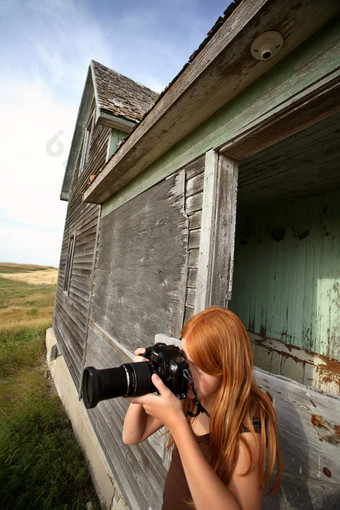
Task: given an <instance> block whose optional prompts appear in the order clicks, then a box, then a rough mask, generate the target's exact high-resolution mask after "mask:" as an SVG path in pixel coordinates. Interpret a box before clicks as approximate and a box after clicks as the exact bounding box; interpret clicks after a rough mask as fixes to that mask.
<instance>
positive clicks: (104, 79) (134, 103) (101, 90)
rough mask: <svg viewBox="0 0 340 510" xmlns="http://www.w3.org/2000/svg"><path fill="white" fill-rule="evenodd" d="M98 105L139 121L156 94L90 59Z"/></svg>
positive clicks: (125, 117)
mask: <svg viewBox="0 0 340 510" xmlns="http://www.w3.org/2000/svg"><path fill="white" fill-rule="evenodd" d="M91 67H92V70H93V75H94V80H95V87H96V91H97V101H98V106H99V107H100V108H101V109H104V110H108V111H109V112H112V113H114V114H115V115H117V116H118V117H123V118H124V119H127V120H131V121H133V122H139V121H140V120H141V119H142V117H143V116H144V115H145V113H146V112H147V111H148V110H149V109H150V107H151V106H152V105H153V103H154V102H155V101H156V99H157V97H158V94H157V93H156V92H154V91H153V90H150V89H148V88H147V87H144V86H143V85H140V84H139V83H136V82H134V81H133V80H131V79H130V78H127V77H126V76H123V75H122V74H119V73H116V72H115V71H113V70H112V69H109V68H108V67H105V66H103V65H102V64H100V63H99V62H95V61H94V60H92V61H91Z"/></svg>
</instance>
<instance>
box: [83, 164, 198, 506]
mask: <svg viewBox="0 0 340 510" xmlns="http://www.w3.org/2000/svg"><path fill="white" fill-rule="evenodd" d="M204 161H205V159H204V157H202V158H200V159H199V160H196V161H194V162H193V163H191V164H190V165H188V166H187V167H185V168H182V169H180V170H179V171H176V172H174V173H173V174H172V175H171V176H170V177H169V178H167V179H165V180H163V181H161V182H160V183H158V184H157V185H156V186H153V187H151V188H150V189H148V190H146V191H143V192H142V193H140V194H137V195H136V196H135V197H134V198H133V199H131V200H129V201H127V202H126V203H125V204H123V205H122V206H120V207H118V208H115V209H114V210H112V211H111V212H109V213H108V214H106V215H104V216H103V217H102V219H101V225H100V238H99V244H98V258H97V261H96V269H95V277H94V285H93V291H94V292H93V303H92V309H91V319H90V322H89V330H88V338H87V346H86V360H85V365H86V366H90V365H92V366H95V367H96V368H107V367H114V366H119V365H121V364H122V363H126V362H129V361H131V357H132V356H133V352H134V350H135V349H136V348H137V347H140V346H141V345H152V344H153V343H154V341H155V335H156V334H158V333H162V334H166V335H168V336H171V337H179V336H180V331H181V328H182V325H183V323H184V321H185V320H187V318H188V316H190V315H192V314H193V312H194V303H195V292H196V278H197V262H198V250H199V238H200V226H201V209H202V193H203V173H204ZM126 409H127V402H126V401H125V400H124V399H123V398H117V399H113V400H109V401H106V402H101V403H99V405H98V406H97V407H96V408H95V409H92V410H89V416H90V419H91V422H92V424H93V426H94V429H95V431H96V433H97V435H98V438H99V441H100V442H101V444H102V447H103V450H104V452H105V453H106V455H107V460H108V462H109V464H110V466H111V469H112V471H113V473H114V475H115V478H116V481H117V483H118V485H119V487H120V490H121V491H122V494H123V495H124V498H125V499H126V502H127V504H128V505H129V506H130V508H134V509H137V508H138V509H141V510H144V509H145V510H148V509H149V508H150V507H151V508H152V509H153V510H157V509H159V508H160V506H161V501H162V492H163V483H164V478H165V475H166V468H165V467H164V463H165V462H164V458H163V455H162V453H161V452H160V449H158V448H157V446H156V448H155V447H154V446H155V445H154V444H153V443H152V444H151V443H150V442H149V441H145V442H144V443H143V444H141V445H137V446H132V447H130V446H125V445H123V443H122V439H121V434H122V428H123V421H124V416H125V413H126ZM153 441H154V440H153ZM151 442H152V440H151ZM162 443H163V441H162Z"/></svg>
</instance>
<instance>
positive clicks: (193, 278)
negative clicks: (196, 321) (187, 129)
mask: <svg viewBox="0 0 340 510" xmlns="http://www.w3.org/2000/svg"><path fill="white" fill-rule="evenodd" d="M204 170H205V158H204V157H201V158H199V159H198V160H196V161H194V162H192V163H191V164H189V165H187V166H186V168H185V174H186V194H185V204H186V206H185V210H186V214H187V215H188V222H189V246H188V279H187V291H186V299H185V315H184V321H183V324H185V323H186V322H187V320H188V319H190V317H192V316H193V315H194V313H195V300H196V289H197V270H198V261H199V247H200V239H201V226H202V202H203V185H204Z"/></svg>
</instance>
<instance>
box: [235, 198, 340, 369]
mask: <svg viewBox="0 0 340 510" xmlns="http://www.w3.org/2000/svg"><path fill="white" fill-rule="evenodd" d="M339 201H340V191H339V190H337V191H333V192H330V193H325V194H322V195H316V196H314V197H309V198H304V199H299V200H295V201H293V202H281V203H280V202H279V203H278V204H275V205H269V206H266V207H257V208H253V209H246V210H244V211H242V210H241V211H239V213H238V217H237V228H236V232H237V234H236V250H235V273H234V285H233V296H232V301H231V303H230V307H231V309H232V310H234V311H235V312H236V313H237V314H238V315H239V316H240V317H241V319H242V320H243V322H244V323H245V325H246V327H247V329H248V330H249V331H251V332H253V333H256V334H258V335H259V336H261V337H262V338H263V339H265V338H273V339H277V340H280V341H282V342H284V343H285V344H288V345H292V346H296V347H298V348H301V349H304V350H306V351H309V352H313V353H317V354H321V355H323V356H326V357H328V358H333V359H339V358H340V352H339V337H340V326H339V324H340V315H339V313H340V312H339V310H340V302H339V284H340V235H339V234H340V210H339ZM266 368H267V367H266Z"/></svg>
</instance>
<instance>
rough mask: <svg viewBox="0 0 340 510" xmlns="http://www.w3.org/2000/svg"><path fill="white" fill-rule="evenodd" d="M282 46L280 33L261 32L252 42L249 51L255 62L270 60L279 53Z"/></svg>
mask: <svg viewBox="0 0 340 510" xmlns="http://www.w3.org/2000/svg"><path fill="white" fill-rule="evenodd" d="M282 45H283V37H282V35H281V34H280V32H273V31H271V32H263V34H261V35H259V36H258V37H256V39H255V40H254V41H253V43H252V45H251V48H250V51H251V54H252V55H253V57H254V58H256V60H271V59H272V58H274V57H275V56H276V55H277V54H278V53H280V51H281V48H282Z"/></svg>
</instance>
